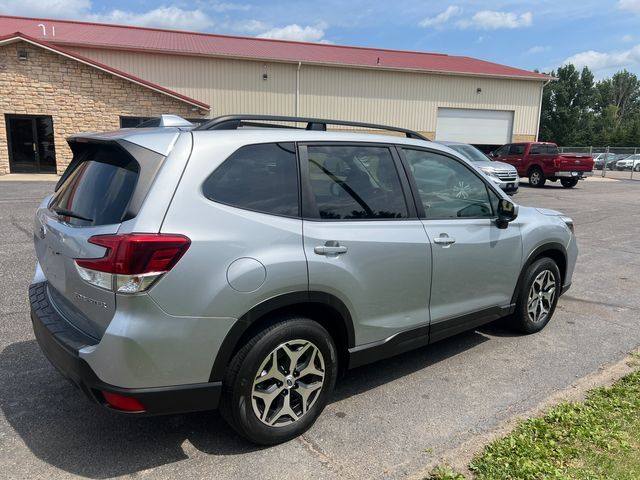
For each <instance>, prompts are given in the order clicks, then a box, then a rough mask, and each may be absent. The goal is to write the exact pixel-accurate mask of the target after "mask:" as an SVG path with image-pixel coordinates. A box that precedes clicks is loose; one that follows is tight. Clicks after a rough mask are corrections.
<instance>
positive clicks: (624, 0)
mask: <svg viewBox="0 0 640 480" xmlns="http://www.w3.org/2000/svg"><path fill="white" fill-rule="evenodd" d="M617 7H618V8H619V9H620V10H627V11H629V12H635V13H640V0H618V4H617Z"/></svg>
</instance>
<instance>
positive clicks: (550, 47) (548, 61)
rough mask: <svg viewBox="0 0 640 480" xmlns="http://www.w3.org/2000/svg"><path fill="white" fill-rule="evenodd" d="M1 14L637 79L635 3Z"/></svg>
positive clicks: (133, 7) (9, 5) (7, 6)
mask: <svg viewBox="0 0 640 480" xmlns="http://www.w3.org/2000/svg"><path fill="white" fill-rule="evenodd" d="M0 13H2V14H7V15H24V16H42V17H47V18H65V19H78V20H92V21H99V22H106V23H128V24H133V25H142V26H153V27H161V28H175V29H182V30H194V31H203V32H212V33H225V34H234V35H243V36H263V37H268V38H282V39H290V40H303V41H312V42H330V43H337V44H347V45H360V46H372V47H381V48H395V49H406V50H419V51H428V52H439V53H448V54H451V55H468V56H472V57H477V58H482V59H486V60H490V61H494V62H498V63H504V64H507V65H512V66H517V67H522V68H527V69H535V68H537V69H540V70H543V71H549V70H550V69H552V68H557V67H558V66H559V65H562V64H564V63H567V62H571V63H574V64H576V65H577V66H579V67H581V66H583V65H588V66H589V67H590V68H591V69H592V70H593V71H594V73H595V74H596V77H598V78H603V77H606V76H609V75H611V74H612V73H614V72H616V71H617V70H620V69H622V68H626V69H628V70H630V71H632V72H634V73H636V74H639V75H640V0H600V1H598V0H581V1H573V0H541V1H519V0H486V1H482V2H480V1H468V0H460V1H451V2H449V1H424V0H423V1H406V0H395V1H394V2H389V1H379V0H352V1H345V0H322V1H317V0H316V1H312V2H304V1H297V2H296V1H288V0H264V1H258V0H255V1H242V0H238V1H235V0H229V1H217V0H210V1H202V0H190V1H180V0H166V1H164V2H154V1H150V0H128V1H126V0H2V2H1V3H0Z"/></svg>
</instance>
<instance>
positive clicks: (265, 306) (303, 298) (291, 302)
mask: <svg viewBox="0 0 640 480" xmlns="http://www.w3.org/2000/svg"><path fill="white" fill-rule="evenodd" d="M292 314H296V315H301V316H305V317H308V318H311V319H312V320H314V321H316V322H318V323H319V324H320V325H322V326H323V327H324V328H326V329H327V331H328V332H329V334H330V335H331V337H332V339H333V341H334V342H335V344H336V348H337V349H338V361H339V367H340V369H341V370H342V369H346V366H347V363H348V349H349V348H353V347H354V346H355V331H354V325H353V320H352V318H351V313H350V312H349V309H348V308H347V306H346V305H345V304H344V302H342V300H340V299H339V298H338V297H336V296H335V295H332V294H330V293H326V292H318V291H303V292H291V293H285V294H282V295H278V296H275V297H272V298H269V299H268V300H265V301H263V302H261V303H259V304H258V305H255V306H254V307H253V308H251V310H249V311H248V312H247V313H245V314H244V315H242V316H241V317H240V318H239V319H238V321H237V322H236V323H235V324H234V325H233V326H232V327H231V330H230V331H229V332H228V333H227V335H226V337H225V339H224V340H223V342H222V345H221V346H220V349H219V350H218V354H217V355H216V358H215V360H214V362H213V366H212V368H211V374H210V375H209V381H211V382H213V381H219V380H221V379H222V378H223V377H224V372H225V370H226V368H227V366H228V365H229V362H230V361H231V359H232V358H233V356H234V355H235V354H236V352H237V351H238V350H239V349H240V348H242V345H244V343H245V342H246V340H248V339H249V338H251V337H252V336H253V335H255V334H256V333H257V332H259V331H261V330H263V329H265V328H267V327H268V326H269V325H271V324H273V323H274V322H276V321H277V318H279V317H280V316H281V315H292Z"/></svg>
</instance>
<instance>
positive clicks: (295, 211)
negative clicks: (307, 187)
mask: <svg viewBox="0 0 640 480" xmlns="http://www.w3.org/2000/svg"><path fill="white" fill-rule="evenodd" d="M202 192H203V193H204V195H205V197H207V198H208V199H209V200H213V201H214V202H220V203H225V204H227V205H231V206H233V207H238V208H244V209H247V210H255V211H257V212H262V213H270V214H274V215H283V216H289V217H297V216H299V206H298V203H299V202H298V170H297V161H296V150H295V145H294V144H293V143H264V144H260V145H247V146H246V147H242V148H241V149H239V150H237V151H236V152H235V153H233V154H232V155H231V156H230V157H229V158H228V159H226V160H225V161H224V162H223V163H222V165H220V166H219V167H218V168H217V169H216V170H215V171H214V172H213V173H212V174H211V175H210V176H209V178H207V179H206V180H205V182H204V184H203V186H202Z"/></svg>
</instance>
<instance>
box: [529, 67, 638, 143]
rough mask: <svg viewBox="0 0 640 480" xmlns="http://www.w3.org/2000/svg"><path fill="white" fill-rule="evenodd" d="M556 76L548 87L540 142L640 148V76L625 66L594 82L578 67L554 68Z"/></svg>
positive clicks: (553, 74) (541, 118) (591, 77)
mask: <svg viewBox="0 0 640 480" xmlns="http://www.w3.org/2000/svg"><path fill="white" fill-rule="evenodd" d="M551 75H552V76H553V77H556V78H557V80H555V81H552V82H550V83H549V84H548V85H547V86H546V87H545V89H544V93H543V97H542V112H541V117H540V134H539V139H540V140H541V141H549V142H556V143H557V144H558V145H562V146H569V145H596V146H605V145H611V146H636V145H638V146H640V80H639V79H638V77H637V76H636V75H634V74H633V73H630V72H628V71H626V70H622V71H620V72H618V73H616V74H615V75H613V76H612V77H611V78H607V79H605V80H600V81H598V82H596V81H594V77H593V73H592V72H591V71H590V70H589V69H588V68H587V67H584V68H583V69H582V71H578V70H577V69H576V67H575V66H573V65H565V66H562V67H560V68H558V71H557V72H555V71H554V72H551Z"/></svg>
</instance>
